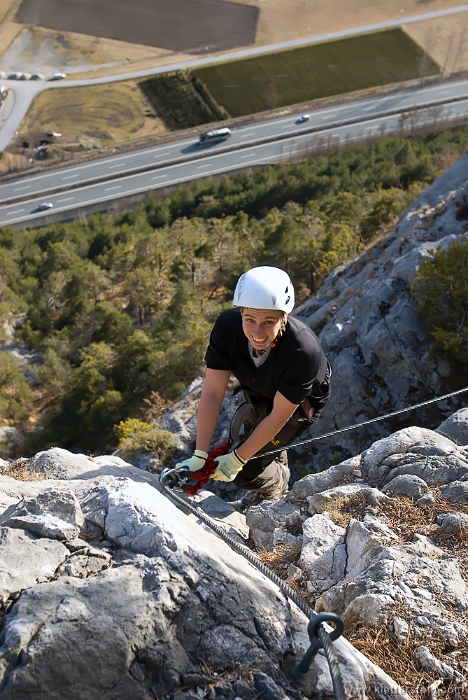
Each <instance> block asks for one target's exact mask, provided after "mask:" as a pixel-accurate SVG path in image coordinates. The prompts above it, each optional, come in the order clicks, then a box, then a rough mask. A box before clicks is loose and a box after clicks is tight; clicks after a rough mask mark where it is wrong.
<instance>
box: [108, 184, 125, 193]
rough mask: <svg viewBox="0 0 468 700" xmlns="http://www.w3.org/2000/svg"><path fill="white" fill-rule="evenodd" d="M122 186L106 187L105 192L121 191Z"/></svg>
mask: <svg viewBox="0 0 468 700" xmlns="http://www.w3.org/2000/svg"><path fill="white" fill-rule="evenodd" d="M121 187H122V185H114V187H106V188H105V190H104V192H110V191H111V190H119V189H120V188H121Z"/></svg>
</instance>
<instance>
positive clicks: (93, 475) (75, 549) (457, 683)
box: [0, 427, 468, 700]
mask: <svg viewBox="0 0 468 700" xmlns="http://www.w3.org/2000/svg"><path fill="white" fill-rule="evenodd" d="M2 471H3V475H2V476H1V478H0V504H1V506H0V605H1V610H2V614H3V619H2V623H1V628H0V644H1V648H0V698H1V699H2V700H3V699H5V700H20V699H21V700H22V699H23V698H25V697H39V695H38V693H39V692H40V696H41V697H47V698H48V700H49V698H50V699H51V700H54V698H56V699H57V700H59V698H60V700H62V699H66V698H70V700H71V699H73V700H75V699H78V700H95V699H96V700H97V699H98V698H99V699H101V698H106V699H109V700H111V699H112V700H118V699H120V698H121V699H122V700H124V699H125V700H131V699H132V698H135V700H136V698H138V700H140V699H143V700H144V699H145V698H148V700H149V699H150V698H153V697H155V696H157V697H159V698H169V699H170V700H184V699H187V700H195V698H207V699H208V700H217V699H218V698H219V699H221V698H226V700H234V698H237V697H239V698H247V699H249V698H252V700H253V699H254V698H255V697H259V696H260V695H262V696H265V697H268V698H278V699H279V700H287V699H288V698H291V699H292V700H301V699H305V698H318V699H319V700H320V699H321V698H324V699H325V698H328V697H330V695H331V693H332V684H331V678H330V674H329V670H328V666H327V663H326V661H325V658H324V656H323V655H322V654H319V655H318V656H317V657H316V661H315V662H314V663H313V665H312V667H311V670H310V671H309V672H308V673H307V674H304V675H302V676H297V674H295V669H296V666H297V663H298V661H299V660H300V658H302V655H303V654H304V652H305V650H306V649H307V647H308V645H309V639H308V636H307V632H306V629H307V618H306V617H305V615H304V614H303V612H301V611H300V610H299V609H298V608H297V607H296V605H295V604H294V602H293V601H291V600H290V599H288V598H287V597H286V596H285V595H284V593H283V592H281V590H280V589H278V588H277V586H276V585H275V583H274V582H272V581H271V580H269V579H268V577H266V576H265V575H263V573H260V572H259V571H258V570H257V569H256V568H254V567H252V566H251V564H250V563H249V562H248V561H247V560H246V559H245V558H244V557H242V556H241V555H239V554H237V553H236V552H234V551H233V550H232V549H231V548H230V547H229V546H228V545H227V544H226V543H225V542H224V541H223V540H222V539H221V538H220V537H218V536H217V535H215V534H214V533H213V532H212V531H211V530H209V529H207V528H206V525H204V526H202V525H203V523H202V522H201V521H200V519H199V518H198V516H196V515H195V514H193V513H192V512H188V511H186V512H184V508H182V509H180V508H177V507H175V505H174V504H173V502H172V501H171V499H170V498H168V497H166V496H165V495H163V494H162V493H161V491H160V484H159V478H158V476H157V475H156V474H151V473H148V472H146V471H143V470H141V469H138V468H136V467H133V466H132V465H130V464H128V463H126V462H124V461H123V460H121V459H119V458H116V457H99V458H94V459H93V458H89V457H85V456H83V455H73V454H71V453H68V452H66V451H65V450H59V449H57V448H54V449H51V450H48V451H47V452H44V453H41V454H39V455H37V456H36V457H35V458H34V459H32V460H31V461H30V463H29V474H30V478H33V479H34V480H31V481H22V480H17V479H14V478H13V477H12V476H11V474H13V473H14V471H15V464H14V463H13V464H6V465H4V466H3V467H2ZM402 480H403V481H402ZM405 480H406V481H405ZM402 484H403V485H405V484H406V486H403V487H402ZM466 484H468V447H467V446H461V445H459V444H457V443H456V442H454V441H452V440H450V439H449V438H447V437H445V436H443V435H442V434H441V433H440V432H433V431H430V430H426V429H422V428H417V427H412V428H406V429H404V430H401V431H399V432H397V433H395V434H393V435H391V436H389V437H388V438H384V439H382V440H380V441H378V442H376V443H374V444H373V445H372V446H371V447H370V448H369V449H368V450H366V451H365V452H363V453H362V454H360V455H357V456H356V457H353V458H352V459H350V460H347V461H345V462H343V463H342V464H339V465H337V466H335V467H332V468H330V469H329V470H328V471H326V472H323V473H319V474H310V475H308V476H306V477H304V478H303V479H301V480H299V481H297V482H296V483H295V484H294V486H293V488H292V490H291V491H290V493H289V494H288V495H287V496H286V498H285V499H284V500H279V501H275V502H268V501H264V502H262V503H261V504H259V505H257V506H253V507H251V508H250V509H249V510H248V511H247V515H246V516H243V515H241V514H240V513H238V512H237V511H235V509H234V508H233V506H232V505H230V504H229V503H226V502H224V501H223V500H221V499H220V498H218V497H217V496H216V495H215V494H213V493H210V492H209V491H201V492H200V493H199V494H198V495H197V497H196V498H195V499H194V501H193V502H194V503H195V504H196V505H197V506H198V508H201V509H203V510H204V511H205V512H206V513H208V514H209V515H210V517H211V518H213V519H214V521H215V522H216V523H218V524H220V525H222V526H223V529H224V531H225V532H227V533H228V534H230V535H231V536H232V535H233V534H234V533H236V534H237V537H238V539H239V541H242V542H244V544H245V543H247V539H246V538H247V537H248V536H250V537H251V539H252V541H253V542H254V543H255V545H256V548H257V549H258V551H259V553H260V556H261V553H262V552H263V551H268V552H269V553H270V554H272V555H273V556H274V553H275V552H277V551H279V552H287V553H288V556H289V557H290V561H291V563H290V564H289V569H288V578H289V581H290V583H291V584H292V585H294V586H295V589H296V590H302V591H303V597H304V598H305V599H306V600H308V601H309V603H310V605H312V606H315V608H316V609H317V610H318V611H321V610H330V611H334V612H337V613H339V614H340V615H341V616H342V617H343V619H344V621H345V623H346V625H347V627H349V629H351V630H353V629H355V626H356V624H357V623H358V624H359V625H361V626H364V627H368V628H372V627H374V628H375V627H378V626H379V625H380V626H384V628H385V629H387V630H389V634H391V635H393V638H394V639H396V640H399V639H404V640H406V641H407V639H408V637H409V636H411V635H413V636H414V637H415V639H416V643H415V646H414V654H413V663H414V664H415V665H416V667H418V668H419V669H420V670H421V672H424V669H428V668H430V669H431V671H430V672H431V673H432V674H434V673H435V674H439V675H440V677H441V678H450V682H451V683H452V684H454V686H453V687H455V688H456V689H457V692H460V693H461V692H463V687H464V686H463V675H462V674H463V667H462V666H460V663H461V662H462V659H463V657H462V656H460V657H457V656H450V655H449V654H447V655H443V656H442V657H441V654H440V647H439V648H438V649H435V648H434V647H433V645H431V640H432V637H431V634H432V635H433V634H434V631H435V632H436V633H437V634H438V635H439V637H441V638H443V639H445V640H446V646H447V648H448V649H450V648H453V649H456V648H457V646H460V647H462V645H463V644H465V641H466V638H467V636H468V624H467V622H466V620H467V611H468V586H467V581H466V579H465V578H464V576H465V575H466V574H464V573H463V570H462V568H461V566H460V559H459V557H463V550H461V549H460V548H459V549H458V555H457V554H456V553H455V550H453V549H451V548H450V543H451V542H452V543H453V542H454V541H456V542H457V543H458V544H459V543H460V542H462V541H465V540H463V537H465V534H464V533H467V532H468V508H467V506H466V501H462V502H459V499H460V498H461V497H462V496H460V494H462V495H463V493H464V487H465V485H466ZM390 487H391V488H390ZM444 493H445V494H446V496H444V495H443V494H444ZM428 494H431V495H432V500H431V498H428ZM184 499H185V500H187V499H188V497H187V496H184ZM449 499H450V500H449ZM436 506H437V507H436ZM398 512H400V513H402V514H403V516H402V518H401V519H400V520H398V518H397V517H396V515H397V514H398ZM405 518H406V519H408V518H409V520H410V521H411V522H410V523H408V522H406V521H405ZM411 523H412V524H411ZM465 556H466V553H465ZM429 630H430V631H431V634H429ZM345 633H346V628H345ZM335 647H336V649H337V653H338V658H339V662H340V668H341V670H342V673H343V676H344V682H345V687H346V693H347V697H349V698H364V696H365V693H366V692H367V691H370V692H372V693H373V694H374V695H375V696H376V697H384V696H385V697H397V696H398V697H403V698H404V697H406V698H407V699H408V696H407V695H406V694H405V690H404V689H403V688H401V687H399V686H397V685H396V684H395V682H394V681H392V679H391V678H390V677H389V676H388V675H386V674H385V672H383V671H382V670H381V669H379V668H378V667H377V666H375V664H374V663H372V662H371V661H369V659H368V658H366V657H365V656H363V655H362V654H361V653H360V652H359V651H357V650H356V649H355V648H353V647H352V646H351V645H350V644H349V642H347V641H346V640H342V641H341V640H339V641H338V642H335ZM58 659H60V660H61V663H60V664H57V660H58ZM450 669H451V671H450V673H451V675H447V674H449V670H450ZM39 689H40V690H39Z"/></svg>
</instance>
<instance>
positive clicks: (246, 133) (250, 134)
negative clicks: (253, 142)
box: [239, 131, 255, 139]
mask: <svg viewBox="0 0 468 700" xmlns="http://www.w3.org/2000/svg"><path fill="white" fill-rule="evenodd" d="M239 136H240V137H241V138H242V139H243V138H245V137H246V136H255V131H247V132H244V133H243V134H239Z"/></svg>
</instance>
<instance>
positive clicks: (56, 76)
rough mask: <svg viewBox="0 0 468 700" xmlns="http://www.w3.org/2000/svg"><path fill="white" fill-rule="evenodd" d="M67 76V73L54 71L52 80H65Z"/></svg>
mask: <svg viewBox="0 0 468 700" xmlns="http://www.w3.org/2000/svg"><path fill="white" fill-rule="evenodd" d="M66 77H67V74H66V73H54V75H53V78H52V80H63V79H64V78H66Z"/></svg>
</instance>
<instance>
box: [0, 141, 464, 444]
mask: <svg viewBox="0 0 468 700" xmlns="http://www.w3.org/2000/svg"><path fill="white" fill-rule="evenodd" d="M467 143H468V129H465V128H459V129H456V130H454V131H443V132H438V133H434V134H429V135H426V136H420V137H415V138H414V139H402V138H382V139H379V140H377V141H375V142H374V143H372V144H370V145H367V146H359V147H348V148H345V149H344V150H336V151H333V152H330V153H328V154H327V155H321V156H319V157H316V158H311V159H309V160H304V161H303V162H298V163H293V164H278V165H275V166H268V167H264V168H259V169H256V170H254V171H253V172H251V173H244V174H236V175H232V176H223V177H221V178H217V179H213V180H211V181H199V182H195V183H193V184H192V185H190V186H186V187H182V186H180V187H178V188H177V189H175V190H174V191H173V192H172V193H170V194H168V195H166V196H164V197H158V196H157V195H155V194H154V193H153V194H149V195H148V197H147V199H146V200H145V201H144V202H143V203H142V204H140V205H139V206H137V207H135V208H134V209H133V210H131V211H128V212H124V213H121V214H118V215H93V216H90V217H89V219H88V220H86V221H76V222H74V223H70V224H53V225H51V226H49V227H47V228H42V229H37V230H22V231H17V230H15V229H12V228H2V229H0V270H1V275H0V316H1V321H2V324H1V325H3V324H4V323H6V322H8V323H14V324H15V325H16V328H17V332H16V337H17V338H19V339H21V340H22V341H23V342H24V343H26V344H27V346H28V347H29V348H30V349H32V350H37V351H39V353H40V357H41V362H40V364H37V365H36V367H35V377H36V379H35V382H36V383H35V384H32V385H28V384H27V383H25V382H23V381H21V380H19V379H18V380H16V379H14V377H18V374H17V373H18V371H19V370H18V367H17V365H15V364H14V363H12V362H10V359H5V358H6V353H5V354H4V355H5V357H4V358H3V365H2V367H3V369H2V372H3V375H2V376H4V379H1V378H0V382H3V384H1V385H0V417H1V418H2V419H3V421H4V422H8V423H10V424H11V425H20V424H21V425H24V423H25V420H26V419H25V415H28V416H30V417H31V420H30V423H29V427H31V426H32V425H36V424H37V421H39V423H38V425H39V426H40V427H39V429H35V430H34V431H31V432H30V434H29V442H28V446H27V447H26V449H27V450H29V451H30V452H33V451H35V450H37V449H39V448H42V449H43V448H46V447H48V446H50V445H61V446H63V447H69V448H74V449H76V448H81V449H83V450H90V451H96V450H101V451H105V450H109V449H112V448H114V447H115V446H116V444H117V441H118V438H117V435H116V433H115V430H114V426H115V425H118V424H119V423H120V422H121V421H123V420H126V419H131V418H141V417H143V419H144V414H143V416H142V413H141V412H142V410H146V409H147V406H146V404H145V401H147V400H148V397H150V396H153V397H159V398H158V400H159V399H160V400H161V401H162V402H166V404H165V405H167V402H168V401H171V400H174V399H176V398H178V397H179V396H180V395H181V393H182V392H183V391H184V390H185V388H186V387H187V385H188V384H189V383H190V381H191V380H192V379H193V378H194V377H196V376H198V375H199V374H200V373H201V372H202V371H203V357H204V351H205V348H206V344H207V341H208V337H209V332H210V328H211V326H212V324H213V322H214V319H215V318H216V316H217V314H218V313H219V312H220V311H221V310H222V309H223V308H226V306H228V305H230V300H231V299H232V292H233V289H234V285H235V283H236V281H237V278H238V276H239V275H240V274H241V273H242V272H244V271H245V270H246V269H248V268H249V267H252V266H255V265H261V264H269V265H276V266H278V267H283V268H284V269H286V270H288V271H289V273H290V275H291V277H292V279H293V280H294V283H295V286H296V288H297V291H298V300H299V302H301V301H303V300H305V299H306V298H308V297H309V296H311V295H313V294H314V293H315V292H316V290H317V289H318V287H319V286H320V284H321V283H322V281H323V279H324V278H325V276H326V275H328V274H329V273H330V272H331V271H332V270H333V269H334V267H335V266H337V265H339V264H342V263H344V262H346V261H347V260H349V259H350V258H353V257H354V256H356V255H358V254H359V253H360V252H361V251H362V250H363V249H364V248H365V247H366V246H367V245H369V244H371V243H372V241H373V240H374V239H375V238H376V237H377V236H379V235H382V234H383V233H385V231H386V230H387V229H388V227H389V226H390V225H391V224H392V223H393V222H394V221H395V220H396V218H397V217H398V215H399V214H400V213H401V212H403V211H404V210H405V209H406V208H407V207H408V205H409V204H411V203H412V201H413V200H414V199H415V198H416V196H417V195H418V194H419V192H420V191H421V190H422V189H424V188H425V187H426V186H427V185H428V184H429V183H430V182H431V181H432V180H433V179H434V178H435V177H437V176H438V175H439V174H441V172H443V171H444V170H445V169H446V168H447V167H448V165H449V164H450V162H452V161H453V160H455V158H456V157H458V155H460V154H461V153H462V152H463V151H464V150H465V149H466V147H467ZM454 323H455V321H454ZM1 325H0V327H1ZM454 347H455V346H454ZM2 356H3V353H2ZM0 369H1V368H0ZM20 374H21V372H20ZM13 385H15V390H14V391H13V388H12V386H13ZM145 406H146V409H145Z"/></svg>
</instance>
